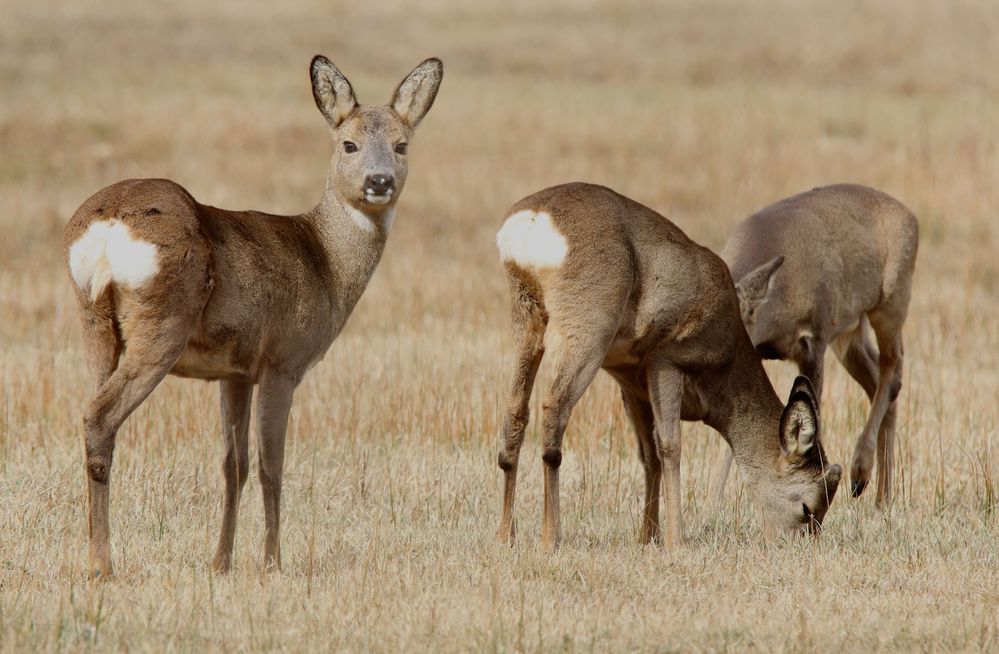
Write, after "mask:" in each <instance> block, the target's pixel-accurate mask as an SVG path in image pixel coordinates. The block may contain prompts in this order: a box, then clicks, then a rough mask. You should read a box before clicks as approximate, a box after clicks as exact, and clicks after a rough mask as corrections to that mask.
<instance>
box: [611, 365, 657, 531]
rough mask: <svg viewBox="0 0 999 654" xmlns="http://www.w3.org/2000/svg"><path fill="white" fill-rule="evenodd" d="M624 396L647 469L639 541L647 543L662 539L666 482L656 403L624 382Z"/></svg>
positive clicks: (639, 451)
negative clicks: (661, 506) (661, 507)
mask: <svg viewBox="0 0 999 654" xmlns="http://www.w3.org/2000/svg"><path fill="white" fill-rule="evenodd" d="M621 397H622V399H623V400H624V408H625V411H626V412H627V413H628V419H629V420H630V421H631V426H632V427H633V428H634V429H635V437H636V438H637V439H638V453H639V456H640V457H641V460H642V467H643V468H644V469H645V504H644V505H643V507H642V528H641V532H640V534H639V541H640V542H641V543H642V544H643V545H644V544H648V543H652V542H658V541H659V540H660V538H661V537H660V533H659V486H660V485H661V484H662V471H663V469H662V463H661V462H660V461H659V437H658V435H657V434H656V428H655V417H654V414H653V411H652V404H650V403H649V401H648V400H644V399H642V398H641V397H639V396H638V395H637V394H636V393H635V392H634V391H632V390H630V389H628V388H627V387H625V386H624V385H623V384H622V385H621Z"/></svg>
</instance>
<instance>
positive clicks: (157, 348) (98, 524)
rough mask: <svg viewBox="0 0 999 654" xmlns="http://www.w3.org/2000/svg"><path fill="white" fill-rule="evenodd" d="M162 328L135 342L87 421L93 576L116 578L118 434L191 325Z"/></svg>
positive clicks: (100, 392) (181, 347)
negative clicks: (113, 513)
mask: <svg viewBox="0 0 999 654" xmlns="http://www.w3.org/2000/svg"><path fill="white" fill-rule="evenodd" d="M160 327H161V331H160V334H159V337H158V338H156V339H150V340H149V341H148V342H141V343H139V342H135V341H132V342H131V343H130V347H129V348H128V349H127V350H126V351H125V354H124V356H122V358H121V360H120V361H119V362H118V366H117V368H115V370H114V372H113V373H112V374H111V376H110V377H108V380H107V382H106V383H105V384H104V385H103V386H101V388H100V389H99V390H98V392H97V395H96V396H95V397H94V399H93V400H91V402H90V404H89V406H88V407H87V410H86V413H85V415H84V418H83V431H84V448H85V457H86V473H87V497H88V504H89V522H88V526H89V532H90V546H89V555H88V560H89V574H90V576H91V578H97V577H108V576H110V575H111V574H113V569H112V566H111V542H110V526H109V521H108V503H109V495H110V481H111V462H112V459H113V457H114V445H115V435H116V434H117V433H118V428H119V427H121V424H122V423H123V422H124V421H125V419H126V418H128V416H129V415H131V413H132V411H134V410H135V408H136V407H137V406H139V404H141V403H142V401H143V400H145V399H146V397H147V396H148V395H149V393H150V392H152V390H153V389H154V388H155V387H156V385H157V384H159V383H160V381H162V380H163V378H164V377H165V376H166V375H167V373H168V372H169V371H170V368H172V367H173V364H174V363H175V362H176V361H177V358H178V357H179V356H180V353H181V352H182V351H183V350H184V345H185V344H186V342H187V329H188V328H187V325H185V324H176V322H174V323H173V324H171V323H170V322H169V321H164V322H163V323H161V325H160Z"/></svg>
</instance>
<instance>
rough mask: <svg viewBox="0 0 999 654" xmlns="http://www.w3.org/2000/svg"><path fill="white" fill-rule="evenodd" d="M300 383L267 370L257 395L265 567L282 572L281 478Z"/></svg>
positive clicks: (292, 378) (262, 377) (289, 376)
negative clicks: (294, 402)
mask: <svg viewBox="0 0 999 654" xmlns="http://www.w3.org/2000/svg"><path fill="white" fill-rule="evenodd" d="M296 386H297V380H296V379H295V378H294V377H292V376H291V375H287V374H283V373H278V372H276V371H266V372H265V373H264V374H263V375H262V376H261V379H260V386H259V390H258V392H257V432H258V433H257V439H258V441H259V447H260V461H259V466H258V467H259V473H260V488H261V490H262V492H263V498H264V523H265V525H266V536H265V539H264V568H265V569H267V570H272V569H276V570H280V569H281V535H280V530H281V475H282V473H283V471H284V439H285V432H286V431H287V428H288V413H289V412H290V411H291V400H292V396H293V395H294V393H295V387H296Z"/></svg>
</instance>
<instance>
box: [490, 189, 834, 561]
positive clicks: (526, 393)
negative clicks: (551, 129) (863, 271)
mask: <svg viewBox="0 0 999 654" xmlns="http://www.w3.org/2000/svg"><path fill="white" fill-rule="evenodd" d="M496 241H497V245H498V246H499V251H500V256H501V258H502V260H503V263H504V266H505V269H506V274H507V278H508V282H509V286H510V293H511V299H512V308H513V325H514V332H515V336H516V340H517V346H516V355H515V363H514V368H513V379H512V383H511V386H510V394H509V403H508V405H507V411H506V415H505V418H504V423H503V434H502V446H501V449H500V452H499V467H500V468H501V469H502V470H503V472H504V478H505V485H504V493H503V513H502V517H501V519H500V527H499V532H498V537H499V539H500V540H501V541H503V542H510V541H512V539H513V536H514V519H513V508H514V491H515V487H516V482H517V465H518V459H519V456H520V447H521V444H522V443H523V439H524V431H525V429H526V427H527V421H528V415H529V409H528V401H529V399H530V395H531V389H532V387H533V385H534V379H535V375H536V373H537V370H538V366H539V364H540V363H541V359H542V356H543V355H544V353H545V352H546V351H550V352H551V353H552V355H553V357H554V378H553V380H552V382H551V386H550V387H549V389H548V392H547V394H546V396H545V400H544V416H543V418H542V422H543V425H544V453H543V456H542V460H543V461H544V487H545V490H544V521H543V523H542V545H543V546H544V547H545V548H546V549H549V550H551V549H553V548H555V547H556V546H557V544H558V541H559V532H560V516H559V488H558V473H559V466H560V465H561V463H562V436H563V433H564V431H565V427H566V424H567V423H568V421H569V414H570V413H571V411H572V408H573V406H574V405H575V404H576V402H577V401H578V400H579V398H580V396H581V395H582V394H583V391H584V390H585V389H586V387H587V386H588V385H589V384H590V382H591V381H592V379H593V377H594V376H595V375H596V373H597V371H598V370H600V368H601V367H602V368H604V369H605V370H607V371H608V372H609V373H610V374H611V375H612V376H613V377H614V379H615V380H617V382H618V383H619V385H620V387H621V394H622V397H623V399H624V405H625V408H626V410H627V413H628V416H629V418H630V420H631V422H632V425H633V427H634V429H635V434H636V436H637V438H638V446H639V453H640V455H641V460H642V463H643V466H644V468H645V504H644V511H643V514H644V515H643V520H642V527H641V537H640V538H641V541H642V542H645V543H648V542H650V541H653V540H658V539H659V538H660V533H659V486H660V481H661V479H662V478H663V476H665V495H666V521H667V531H666V537H665V541H666V543H667V544H668V545H673V544H675V543H677V542H678V541H679V540H680V538H681V529H680V515H681V514H680V420H681V418H683V419H686V420H702V421H704V422H705V423H707V424H708V425H710V426H711V427H713V428H715V429H717V430H718V431H719V432H721V434H722V435H723V436H724V437H725V439H726V440H727V441H728V443H729V444H730V445H731V447H732V451H733V452H734V453H735V458H736V460H737V461H738V462H739V466H740V468H741V469H742V470H743V472H744V474H745V477H746V479H747V483H748V486H749V489H750V492H751V493H752V495H753V496H754V497H755V499H756V500H757V501H758V502H759V503H760V505H761V506H762V509H763V515H764V521H765V528H766V531H767V532H771V533H772V532H775V531H778V530H787V531H801V530H804V529H806V528H811V529H812V530H816V529H817V528H818V526H819V525H820V524H821V522H822V519H823V517H824V516H825V514H826V511H827V510H828V508H829V504H830V503H831V502H832V499H833V495H834V494H835V492H836V488H837V486H838V484H839V478H840V475H841V472H842V470H841V468H840V466H838V465H827V461H826V459H825V455H824V453H823V450H822V444H821V442H820V439H819V417H818V411H817V405H816V399H815V394H814V392H813V390H812V388H811V384H810V383H809V382H808V380H807V379H805V378H799V379H798V381H797V382H796V383H795V386H794V389H793V390H792V391H791V395H790V399H789V401H788V404H787V406H786V407H785V406H784V405H783V404H782V403H781V401H780V400H779V399H778V397H777V395H776V394H775V393H774V390H773V387H772V386H771V385H770V381H769V379H768V378H767V375H766V372H765V371H764V370H763V365H762V362H761V359H760V356H759V354H757V352H756V350H755V349H753V344H752V342H751V341H750V340H749V336H748V334H747V333H746V329H745V327H743V324H742V321H741V320H740V318H739V303H738V299H737V298H736V292H735V288H734V287H733V285H732V278H731V277H730V275H729V272H728V268H726V266H725V263H724V262H723V261H722V260H721V259H719V258H718V256H716V255H715V254H713V253H712V252H710V251H709V250H707V249H706V248H703V247H701V246H699V245H697V244H696V243H694V242H693V241H691V240H690V239H689V238H687V236H686V235H685V234H684V233H683V232H682V231H680V230H679V229H678V228H677V227H676V226H675V225H673V224H672V223H671V222H669V221H668V220H667V219H666V218H664V217H662V216H661V215H659V214H657V213H656V212H654V211H652V210H651V209H649V208H648V207H645V206H642V205H641V204H638V203H637V202H634V201H632V200H629V199H628V198H625V197H623V196H621V195H619V194H617V193H615V192H613V191H611V190H610V189H607V188H604V187H601V186H593V185H589V184H580V183H576V184H566V185H563V186H555V187H552V188H548V189H545V190H543V191H540V192H539V193H536V194H534V195H531V196H529V197H527V198H524V199H523V200H521V201H520V202H518V203H517V204H516V205H514V206H513V208H512V209H511V210H510V212H509V213H508V214H507V217H506V219H505V222H504V223H503V226H502V228H501V229H500V231H499V233H498V235H497V237H496Z"/></svg>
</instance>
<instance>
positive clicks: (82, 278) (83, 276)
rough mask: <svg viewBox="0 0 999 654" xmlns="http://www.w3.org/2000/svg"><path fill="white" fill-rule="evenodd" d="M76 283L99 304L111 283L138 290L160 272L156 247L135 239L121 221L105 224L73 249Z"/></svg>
mask: <svg viewBox="0 0 999 654" xmlns="http://www.w3.org/2000/svg"><path fill="white" fill-rule="evenodd" d="M69 270H70V273H71V274H72V275H73V281H74V282H76V285H77V286H78V287H79V288H80V290H81V291H83V292H84V293H88V294H89V295H90V297H91V299H94V300H96V299H97V297H98V296H99V295H100V294H101V292H103V291H104V289H105V288H106V287H107V285H108V284H110V283H112V282H113V283H115V284H118V285H121V286H125V287H128V288H138V287H140V286H142V285H143V284H145V283H146V282H147V281H149V280H150V279H152V278H153V276H154V275H156V273H157V272H158V271H159V261H158V256H157V249H156V246H155V245H153V244H152V243H147V242H146V241H142V240H140V239H137V238H133V237H132V234H131V232H130V231H129V230H128V226H127V225H125V223H123V222H120V221H118V220H111V221H101V222H96V223H93V224H92V225H90V227H89V228H88V229H87V231H86V232H85V233H84V234H83V236H81V237H80V239H79V240H77V241H76V242H75V243H73V245H72V247H70V248H69Z"/></svg>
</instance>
